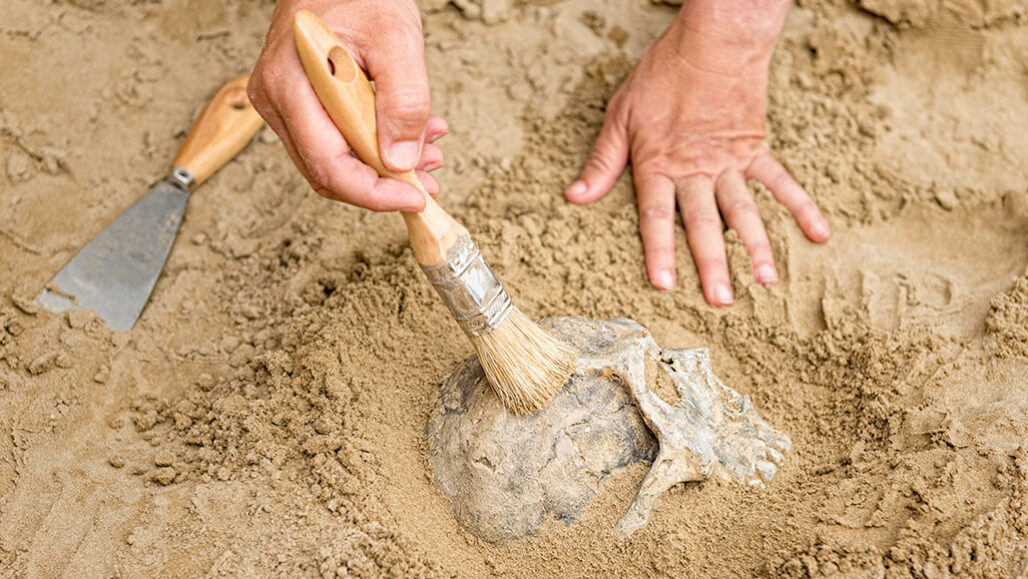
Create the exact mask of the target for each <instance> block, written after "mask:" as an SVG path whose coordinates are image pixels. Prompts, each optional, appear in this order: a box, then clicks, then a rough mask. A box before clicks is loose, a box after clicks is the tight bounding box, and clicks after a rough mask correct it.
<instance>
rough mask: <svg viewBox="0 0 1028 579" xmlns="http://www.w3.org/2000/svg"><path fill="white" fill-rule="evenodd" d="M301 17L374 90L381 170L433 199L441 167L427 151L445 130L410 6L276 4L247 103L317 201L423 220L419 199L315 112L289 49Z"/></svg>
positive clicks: (330, 1)
mask: <svg viewBox="0 0 1028 579" xmlns="http://www.w3.org/2000/svg"><path fill="white" fill-rule="evenodd" d="M302 9H307V10H310V11H311V12H314V13H315V14H317V15H318V16H319V17H320V18H321V20H322V21H324V22H325V24H327V25H328V26H329V28H331V29H332V30H333V31H334V32H335V33H336V34H337V35H338V36H339V38H340V40H341V41H342V42H343V44H345V45H346V47H347V48H348V49H349V50H350V53H351V54H352V55H353V56H354V58H355V59H356V60H357V63H358V64H359V65H361V67H362V68H364V69H365V70H366V71H367V72H368V76H369V78H370V79H371V80H373V81H374V82H375V88H376V90H377V98H376V102H375V111H376V116H377V120H378V137H379V151H380V154H381V156H382V160H383V162H384V164H385V166H386V167H387V168H388V169H390V170H392V171H396V172H403V171H408V170H410V169H417V170H418V177H419V178H420V179H421V182H422V184H423V185H424V186H425V188H426V189H427V190H428V192H429V193H430V194H432V195H433V196H434V195H435V194H436V193H438V191H439V185H438V184H437V183H436V182H435V179H433V178H432V177H431V175H429V174H428V171H434V170H435V169H438V168H439V167H441V166H442V165H443V154H442V151H440V150H439V148H438V147H436V146H435V145H433V144H432V143H433V142H434V141H435V140H436V139H439V138H440V137H442V136H444V135H445V134H446V133H447V131H448V128H447V126H446V122H445V121H444V120H443V119H441V118H439V117H436V116H429V90H428V76H427V74H426V71H425V57H424V38H423V37H422V33H421V16H420V14H419V12H418V7H417V5H416V4H415V3H414V2H413V0H394V1H391V2H379V1H376V0H348V1H345V2H343V1H340V0H279V2H278V4H277V5H276V6H275V13H274V15H273V16H272V21H271V26H270V27H269V29H268V35H267V39H266V40H265V44H264V49H263V50H262V52H261V55H260V58H259V59H258V60H257V65H256V67H255V68H254V71H253V73H252V74H251V76H250V85H249V87H248V93H249V96H250V101H251V102H252V103H253V106H254V108H256V109H257V112H259V113H260V114H261V116H262V117H264V119H265V120H266V121H267V122H268V125H269V126H270V127H271V128H272V130H274V131H275V132H276V133H277V134H278V136H279V137H280V138H281V139H282V144H283V145H285V148H286V150H287V151H288V152H289V156H290V157H291V158H292V159H293V163H295V164H296V166H297V168H299V169H300V172H301V173H303V176H304V177H305V178H306V179H307V181H309V182H310V184H311V186H312V187H313V188H314V190H315V191H317V192H318V193H319V194H320V195H322V196H324V197H328V198H329V199H336V200H339V201H344V202H346V203H351V204H353V205H357V206H358V207H364V208H366V209H372V210H375V211H397V210H403V211H421V210H422V209H424V207H425V198H424V195H423V194H422V193H421V192H419V191H418V190H417V189H416V188H414V187H413V186H412V185H410V184H408V183H404V182H402V181H399V180H396V179H387V178H381V177H379V176H378V173H377V172H375V170H374V169H372V168H371V167H369V166H368V165H365V164H364V163H362V162H361V161H360V160H358V159H357V158H356V156H354V155H353V154H352V153H351V151H350V147H349V146H348V145H347V144H346V141H345V139H343V137H342V135H340V134H339V130H338V129H337V128H336V126H335V124H333V122H332V119H331V118H329V116H328V113H326V112H325V109H324V108H323V107H322V106H321V102H320V101H319V100H318V97H317V95H316V94H315V93H314V89H313V88H312V87H311V85H310V82H309V81H308V80H307V74H306V73H305V72H304V69H303V65H302V64H301V63H300V57H299V55H298V54H297V52H296V45H295V43H294V40H293V31H292V18H293V15H294V14H295V13H296V12H297V11H299V10H302Z"/></svg>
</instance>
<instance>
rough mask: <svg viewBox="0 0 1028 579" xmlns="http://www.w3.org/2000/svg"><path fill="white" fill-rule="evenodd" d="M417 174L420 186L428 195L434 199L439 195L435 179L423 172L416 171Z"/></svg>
mask: <svg viewBox="0 0 1028 579" xmlns="http://www.w3.org/2000/svg"><path fill="white" fill-rule="evenodd" d="M417 174H418V179H420V180H421V184H422V185H423V186H424V187H425V191H428V194H429V195H431V196H432V198H433V199H435V197H436V196H438V195H439V183H438V182H437V181H436V180H435V177H433V176H432V175H430V174H429V173H426V172H425V171H418V172H417Z"/></svg>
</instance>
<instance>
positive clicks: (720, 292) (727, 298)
mask: <svg viewBox="0 0 1028 579" xmlns="http://www.w3.org/2000/svg"><path fill="white" fill-rule="evenodd" d="M714 301H716V302H717V304H718V305H721V306H727V305H731V303H732V290H731V289H729V288H728V286H726V285H724V284H718V285H716V286H714Z"/></svg>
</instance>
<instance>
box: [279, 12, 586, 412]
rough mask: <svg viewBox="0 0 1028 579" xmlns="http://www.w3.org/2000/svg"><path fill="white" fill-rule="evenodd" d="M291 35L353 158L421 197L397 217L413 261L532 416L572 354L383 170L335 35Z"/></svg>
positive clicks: (514, 400)
mask: <svg viewBox="0 0 1028 579" xmlns="http://www.w3.org/2000/svg"><path fill="white" fill-rule="evenodd" d="M293 34H294V37H295V39H296V48H297V51H298V52H299V54H300V60H301V61H302V62H303V67H304V70H306V71H307V77H308V78H309V79H310V82H311V86H313V87H314V92H315V93H317V95H318V98H319V99H320V100H321V104H322V106H324V107H325V110H326V111H327V112H328V115H329V117H331V118H332V121H333V122H334V123H335V125H336V127H338V128H339V131H340V132H341V133H342V135H343V137H344V138H345V139H346V142H347V143H348V144H349V145H350V147H351V148H352V149H353V151H354V152H355V153H356V154H357V157H358V158H360V160H361V161H363V162H365V163H367V164H368V165H370V166H371V167H373V168H374V169H375V170H376V171H378V174H379V175H381V176H383V177H391V178H393V179H399V180H401V181H405V182H407V183H410V184H411V185H413V186H415V187H417V188H418V190H419V191H421V192H422V193H423V194H424V195H425V209H424V210H423V211H421V212H420V213H412V212H403V218H404V221H405V222H406V224H407V232H408V234H409V236H410V244H411V248H412V249H413V251H414V258H415V259H416V260H417V261H418V263H419V264H420V265H421V269H422V271H424V272H425V275H426V276H427V277H428V280H429V282H431V283H432V286H433V287H435V289H436V291H437V292H439V295H440V297H442V299H443V301H444V302H445V303H446V305H447V306H448V307H449V309H450V312H451V313H452V314H453V317H454V319H456V320H457V323H458V324H459V325H460V327H461V329H462V330H464V333H465V334H467V336H468V338H469V339H470V340H471V343H472V345H473V346H474V348H475V352H477V353H478V359H479V362H480V363H481V364H482V369H483V370H485V375H486V378H488V380H489V384H490V385H492V387H493V390H495V391H496V394H497V396H498V397H499V398H500V400H501V401H503V403H504V405H505V406H506V407H507V408H508V409H509V410H511V411H513V412H516V413H524V412H532V411H534V410H538V409H539V408H541V407H542V406H543V405H544V404H546V403H547V402H548V401H549V400H550V398H552V397H553V395H554V394H556V393H557V392H558V391H559V390H560V389H561V387H562V386H563V385H564V384H565V383H566V382H567V380H568V378H569V377H570V376H571V373H572V372H573V371H574V368H575V363H576V359H577V357H576V354H575V352H574V351H573V350H572V349H571V347H570V346H568V345H567V344H565V343H563V342H561V341H560V340H558V339H556V338H555V337H553V336H552V335H550V334H549V333H548V332H546V331H545V330H543V329H542V328H540V327H539V325H538V324H536V323H535V322H533V321H532V320H531V319H529V317H528V316H526V315H525V314H524V313H523V312H522V311H521V310H519V309H518V308H517V306H515V305H514V304H513V302H512V301H511V299H510V296H509V295H508V294H507V292H506V291H505V290H504V289H503V286H502V285H501V284H500V282H499V280H497V279H496V276H495V275H493V272H492V270H490V269H489V266H488V265H487V264H486V263H485V260H484V259H483V258H482V254H481V252H480V251H479V249H478V246H477V245H475V243H474V241H472V240H471V235H469V234H468V230H467V229H465V228H464V226H462V225H461V224H460V223H457V221H456V220H454V219H453V218H452V217H450V216H449V215H448V214H447V213H446V212H445V211H443V209H442V208H441V207H440V206H439V205H438V204H437V203H436V202H435V201H434V200H433V199H432V197H431V196H430V195H428V192H426V191H425V188H424V186H423V185H422V184H421V181H420V180H419V179H418V177H417V175H416V174H415V172H414V171H408V172H406V173H394V172H392V171H389V170H388V169H386V168H385V165H383V164H382V159H381V158H380V157H379V153H378V128H377V124H376V120H375V91H374V89H373V88H372V86H371V83H370V82H368V78H367V76H365V74H364V71H363V70H361V68H360V66H358V65H357V62H356V61H355V60H354V59H353V56H352V55H351V54H350V53H349V51H347V49H346V48H345V47H344V46H343V45H342V43H341V42H340V41H339V39H338V38H337V37H336V35H335V34H333V33H332V31H331V30H329V28H328V27H327V26H325V24H324V23H323V22H321V20H320V19H318V17H317V16H315V15H314V14H313V13H311V12H308V11H306V10H301V11H300V12H297V13H296V15H295V16H294V17H293Z"/></svg>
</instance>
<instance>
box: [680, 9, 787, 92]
mask: <svg viewBox="0 0 1028 579" xmlns="http://www.w3.org/2000/svg"><path fill="white" fill-rule="evenodd" d="M789 5H790V0H689V1H688V2H686V3H685V4H684V5H683V6H682V8H681V10H679V13H678V15H677V16H676V17H675V20H674V22H673V23H672V24H671V27H670V28H669V29H668V32H667V36H669V38H668V40H670V41H671V42H672V43H673V44H674V46H675V49H676V51H677V52H678V53H679V54H680V55H682V57H683V58H684V59H685V60H686V61H688V62H689V63H690V64H693V65H695V66H697V67H699V68H702V69H704V70H708V71H711V72H717V73H721V74H732V75H739V74H744V75H750V74H758V73H759V74H766V73H767V68H768V66H769V65H770V63H771V55H772V53H773V52H774V48H775V44H776V43H777V41H778V35H779V34H780V33H781V31H782V26H783V25H784V23H785V16H786V13H787V12H788V10H789Z"/></svg>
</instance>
